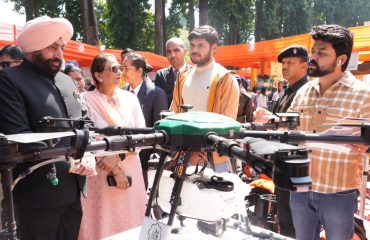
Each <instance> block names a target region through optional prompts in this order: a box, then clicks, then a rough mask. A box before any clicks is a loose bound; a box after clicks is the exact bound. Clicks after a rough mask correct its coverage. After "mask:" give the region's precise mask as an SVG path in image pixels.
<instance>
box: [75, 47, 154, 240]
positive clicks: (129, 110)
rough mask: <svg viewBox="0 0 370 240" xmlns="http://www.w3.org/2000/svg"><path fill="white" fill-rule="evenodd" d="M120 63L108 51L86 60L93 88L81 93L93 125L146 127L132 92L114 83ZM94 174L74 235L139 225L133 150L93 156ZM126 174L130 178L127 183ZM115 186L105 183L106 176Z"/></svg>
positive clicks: (140, 196)
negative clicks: (122, 153)
mask: <svg viewBox="0 0 370 240" xmlns="http://www.w3.org/2000/svg"><path fill="white" fill-rule="evenodd" d="M121 69H122V68H121V66H120V65H119V63H118V61H117V59H116V58H115V57H114V56H113V55H111V54H100V55H98V56H96V57H95V58H94V60H93V62H92V65H91V69H90V70H91V75H92V77H93V81H94V84H95V87H96V88H95V89H94V90H93V91H88V92H86V93H85V94H84V95H83V96H82V100H83V102H84V103H85V105H86V107H87V110H88V116H89V117H90V119H91V120H92V121H93V122H94V125H95V127H98V128H104V127H108V126H120V127H130V128H135V127H137V128H141V127H145V120H144V116H143V113H142V111H141V108H140V104H139V101H138V99H137V98H136V96H135V95H134V94H132V93H130V92H127V91H124V90H122V89H120V88H118V85H119V83H120V80H121ZM96 160H97V163H96V164H97V172H98V175H97V176H96V177H92V178H90V179H89V182H88V189H87V192H88V197H87V198H86V199H82V209H83V218H82V223H81V228H80V236H79V239H102V238H107V237H109V236H112V235H114V234H118V233H120V232H123V231H126V230H128V229H131V228H134V227H138V226H141V225H142V223H143V219H144V213H145V207H146V206H145V205H146V202H147V201H146V192H145V187H144V181H143V177H142V174H141V165H140V160H139V156H138V153H137V152H130V153H126V154H125V156H122V155H110V156H105V157H100V158H97V159H96ZM127 176H131V177H132V186H131V187H130V186H129V181H128V178H127ZM108 177H110V178H111V179H112V178H113V179H114V180H115V182H116V186H109V185H108V181H107V178H108Z"/></svg>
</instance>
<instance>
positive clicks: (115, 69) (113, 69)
mask: <svg viewBox="0 0 370 240" xmlns="http://www.w3.org/2000/svg"><path fill="white" fill-rule="evenodd" d="M105 70H109V71H110V72H112V73H118V71H120V72H122V70H123V68H122V66H121V65H114V66H111V67H110V69H105Z"/></svg>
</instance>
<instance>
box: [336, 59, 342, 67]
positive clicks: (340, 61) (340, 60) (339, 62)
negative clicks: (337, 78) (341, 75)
mask: <svg viewBox="0 0 370 240" xmlns="http://www.w3.org/2000/svg"><path fill="white" fill-rule="evenodd" d="M341 63H342V59H339V61H338V63H337V66H338V67H339V66H340V64H341Z"/></svg>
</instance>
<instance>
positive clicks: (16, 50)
mask: <svg viewBox="0 0 370 240" xmlns="http://www.w3.org/2000/svg"><path fill="white" fill-rule="evenodd" d="M1 56H9V57H10V58H11V59H13V60H23V59H24V54H23V51H22V49H21V48H20V47H18V46H16V45H6V46H4V47H3V48H2V49H1V50H0V57H1Z"/></svg>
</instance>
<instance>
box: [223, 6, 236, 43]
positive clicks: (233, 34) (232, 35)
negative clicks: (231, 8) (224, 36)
mask: <svg viewBox="0 0 370 240" xmlns="http://www.w3.org/2000/svg"><path fill="white" fill-rule="evenodd" d="M229 27H230V29H229V41H228V42H227V43H226V44H227V45H233V44H238V34H239V32H238V23H237V22H236V17H235V16H234V15H233V14H232V13H231V14H230V17H229Z"/></svg>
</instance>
